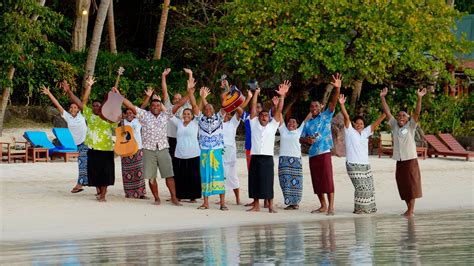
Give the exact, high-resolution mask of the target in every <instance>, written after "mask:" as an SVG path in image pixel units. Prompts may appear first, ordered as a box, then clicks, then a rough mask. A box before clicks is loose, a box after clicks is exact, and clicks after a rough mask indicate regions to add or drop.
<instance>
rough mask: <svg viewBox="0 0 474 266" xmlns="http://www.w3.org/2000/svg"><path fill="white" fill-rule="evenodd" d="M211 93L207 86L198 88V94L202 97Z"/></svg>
mask: <svg viewBox="0 0 474 266" xmlns="http://www.w3.org/2000/svg"><path fill="white" fill-rule="evenodd" d="M209 94H211V90H210V89H209V88H208V87H201V89H200V90H199V95H201V97H202V98H206V97H207V96H209Z"/></svg>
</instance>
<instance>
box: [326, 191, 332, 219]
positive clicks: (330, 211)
mask: <svg viewBox="0 0 474 266" xmlns="http://www.w3.org/2000/svg"><path fill="white" fill-rule="evenodd" d="M327 195H328V201H329V208H328V213H327V215H334V192H332V193H328V194H327Z"/></svg>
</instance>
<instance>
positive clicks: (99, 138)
mask: <svg viewBox="0 0 474 266" xmlns="http://www.w3.org/2000/svg"><path fill="white" fill-rule="evenodd" d="M82 113H83V115H84V118H85V119H86V121H87V126H88V130H87V136H86V141H85V144H86V145H87V147H89V149H94V150H99V151H113V150H114V141H113V139H112V131H113V129H114V128H115V127H116V125H117V124H111V123H109V122H107V121H105V120H103V119H102V118H100V117H99V116H98V115H95V114H94V113H93V112H92V109H91V108H90V107H88V106H84V109H83V110H82Z"/></svg>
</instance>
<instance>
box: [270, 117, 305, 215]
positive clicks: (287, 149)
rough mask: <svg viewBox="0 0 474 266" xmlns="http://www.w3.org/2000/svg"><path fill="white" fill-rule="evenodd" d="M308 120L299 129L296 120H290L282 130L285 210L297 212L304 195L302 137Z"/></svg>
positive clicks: (281, 173)
mask: <svg viewBox="0 0 474 266" xmlns="http://www.w3.org/2000/svg"><path fill="white" fill-rule="evenodd" d="M310 118H311V114H308V116H307V117H306V119H305V120H304V121H303V123H301V125H300V126H299V127H298V122H297V121H296V119H295V118H290V119H288V122H287V124H286V125H285V123H282V124H281V125H280V128H279V129H278V130H279V131H280V157H279V158H278V177H279V179H280V187H281V190H282V191H283V197H284V199H285V205H288V206H287V207H286V208H285V210H297V209H298V208H299V205H298V204H299V203H300V201H301V197H302V194H303V165H302V162H301V144H300V137H301V132H303V129H304V125H305V122H306V121H307V120H308V119H310Z"/></svg>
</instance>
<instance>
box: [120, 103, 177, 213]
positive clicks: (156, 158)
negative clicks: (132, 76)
mask: <svg viewBox="0 0 474 266" xmlns="http://www.w3.org/2000/svg"><path fill="white" fill-rule="evenodd" d="M182 100H183V101H184V100H186V99H182ZM123 104H124V105H125V107H126V108H128V109H130V110H132V111H133V112H134V113H135V114H136V115H137V118H138V121H139V122H140V123H141V124H142V145H143V162H144V175H143V176H144V177H145V179H149V185H150V190H151V192H152V194H153V196H154V198H155V204H157V205H159V204H160V203H161V200H160V197H159V195H158V183H157V181H156V178H157V171H158V168H159V170H160V174H161V177H162V178H165V179H166V186H167V187H168V189H169V191H170V194H171V202H172V203H173V204H174V205H177V206H181V203H179V201H178V199H177V198H176V186H175V182H174V178H173V177H174V172H173V165H172V162H171V156H170V154H169V151H168V149H169V144H168V137H167V134H166V128H167V126H168V122H169V120H170V119H171V118H172V117H173V113H175V112H176V109H177V108H173V110H166V108H165V107H164V106H163V104H162V103H161V101H160V100H156V99H154V100H152V101H151V103H150V111H146V110H143V109H141V108H139V107H137V106H135V105H133V104H132V103H131V102H130V101H129V100H128V99H125V98H124V100H123ZM181 105H182V104H181Z"/></svg>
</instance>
